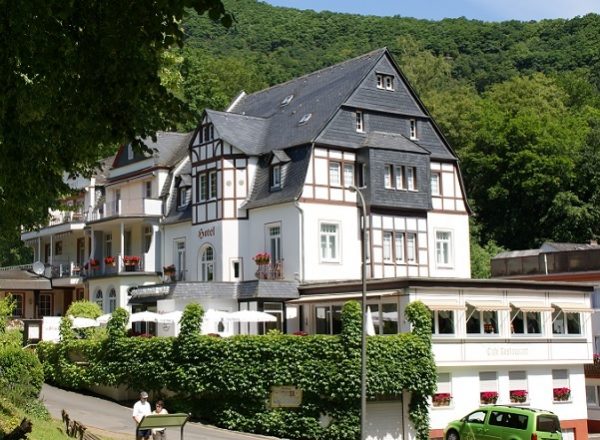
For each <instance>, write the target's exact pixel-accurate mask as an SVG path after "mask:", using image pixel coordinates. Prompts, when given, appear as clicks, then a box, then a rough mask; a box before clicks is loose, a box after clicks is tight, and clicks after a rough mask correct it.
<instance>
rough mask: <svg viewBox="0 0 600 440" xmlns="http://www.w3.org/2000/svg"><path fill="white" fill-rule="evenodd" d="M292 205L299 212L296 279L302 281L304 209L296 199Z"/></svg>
mask: <svg viewBox="0 0 600 440" xmlns="http://www.w3.org/2000/svg"><path fill="white" fill-rule="evenodd" d="M294 206H295V207H296V209H298V212H299V213H300V236H299V239H300V246H299V247H300V258H299V262H300V271H299V272H300V273H299V274H298V275H299V278H300V279H299V280H298V281H299V282H304V211H303V210H302V208H301V207H300V204H299V203H298V200H295V201H294Z"/></svg>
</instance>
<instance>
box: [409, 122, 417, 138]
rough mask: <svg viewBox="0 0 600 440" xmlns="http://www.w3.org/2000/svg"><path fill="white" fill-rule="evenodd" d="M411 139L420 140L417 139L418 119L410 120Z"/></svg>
mask: <svg viewBox="0 0 600 440" xmlns="http://www.w3.org/2000/svg"><path fill="white" fill-rule="evenodd" d="M410 138H411V139H413V140H415V139H418V137H417V120H416V119H411V120H410Z"/></svg>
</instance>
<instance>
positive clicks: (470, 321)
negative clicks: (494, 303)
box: [467, 304, 498, 334]
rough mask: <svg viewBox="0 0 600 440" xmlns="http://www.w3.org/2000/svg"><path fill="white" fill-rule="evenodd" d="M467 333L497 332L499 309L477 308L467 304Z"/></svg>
mask: <svg viewBox="0 0 600 440" xmlns="http://www.w3.org/2000/svg"><path fill="white" fill-rule="evenodd" d="M467 333H468V334H497V333H498V311H496V310H477V309H476V308H475V307H474V306H473V305H471V304H467Z"/></svg>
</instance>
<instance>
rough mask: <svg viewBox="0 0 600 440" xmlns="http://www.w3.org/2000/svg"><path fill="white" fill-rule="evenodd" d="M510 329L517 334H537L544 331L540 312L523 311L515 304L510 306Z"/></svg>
mask: <svg viewBox="0 0 600 440" xmlns="http://www.w3.org/2000/svg"><path fill="white" fill-rule="evenodd" d="M510 316H511V323H510V330H511V333H514V334H516V335H524V334H535V335H539V334H540V333H541V332H542V325H541V322H542V318H541V313H540V312H533V311H523V310H521V309H519V308H517V307H515V306H514V305H511V306H510Z"/></svg>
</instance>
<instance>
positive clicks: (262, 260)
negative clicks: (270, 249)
mask: <svg viewBox="0 0 600 440" xmlns="http://www.w3.org/2000/svg"><path fill="white" fill-rule="evenodd" d="M252 259H253V260H254V262H255V263H256V264H257V265H259V266H264V265H265V264H269V263H270V262H271V256H270V255H269V254H268V253H267V252H259V253H258V254H256V255H255V256H254V257H252Z"/></svg>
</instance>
